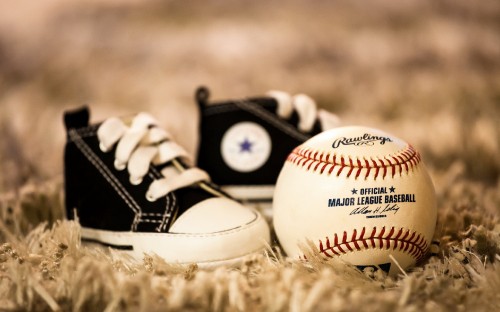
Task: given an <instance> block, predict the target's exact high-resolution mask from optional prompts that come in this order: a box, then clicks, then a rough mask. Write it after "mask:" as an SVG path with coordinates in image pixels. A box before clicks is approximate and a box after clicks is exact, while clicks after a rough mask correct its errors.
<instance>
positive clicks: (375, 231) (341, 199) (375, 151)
mask: <svg viewBox="0 0 500 312" xmlns="http://www.w3.org/2000/svg"><path fill="white" fill-rule="evenodd" d="M273 210H274V212H273V213H274V227H275V230H276V234H277V236H278V239H279V241H280V243H281V246H282V247H283V249H284V250H285V252H286V253H287V254H288V255H289V256H291V257H300V256H301V255H303V252H302V251H301V250H300V248H299V244H300V243H302V242H305V241H306V239H310V240H312V241H313V242H314V243H317V247H318V250H319V252H320V253H321V254H322V255H323V256H324V257H327V258H332V257H340V259H342V260H344V261H345V262H347V263H351V264H353V265H356V266H358V267H365V266H378V267H381V268H382V269H384V270H385V271H388V272H389V274H391V275H394V274H397V273H398V272H400V270H399V269H398V267H397V265H396V264H395V263H394V261H393V260H394V259H395V260H396V261H397V263H398V264H399V265H400V266H401V267H402V268H403V269H405V268H407V267H409V266H411V265H413V264H415V263H416V262H417V261H418V260H420V259H421V258H423V257H424V256H425V254H426V253H427V251H428V248H429V246H430V243H431V239H432V236H433V234H434V230H435V225H436V218H437V209H436V195H435V191H434V187H433V184H432V181H431V179H430V177H429V174H428V173H427V170H426V168H425V166H424V164H423V163H422V160H421V158H420V154H419V153H418V152H417V151H416V150H415V149H414V148H413V147H412V146H411V145H409V144H408V143H406V142H404V141H403V140H401V139H398V138H397V137H395V136H393V135H391V134H388V133H385V132H383V131H380V130H377V129H372V128H367V127H359V126H352V127H342V128H336V129H332V130H329V131H326V132H323V133H320V134H318V135H316V136H315V137H313V138H311V139H309V140H308V141H306V142H305V143H303V144H302V145H300V146H299V147H297V148H296V149H295V150H294V151H293V152H292V153H291V154H290V155H289V156H288V158H287V160H286V162H285V165H284V167H283V169H282V170H281V173H280V175H279V178H278V181H277V183H276V189H275V193H274V200H273ZM391 256H392V257H391Z"/></svg>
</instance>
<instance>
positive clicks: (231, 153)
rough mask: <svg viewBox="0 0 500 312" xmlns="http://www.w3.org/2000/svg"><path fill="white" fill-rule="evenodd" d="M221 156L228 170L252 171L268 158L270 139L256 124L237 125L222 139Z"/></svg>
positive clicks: (242, 123)
mask: <svg viewBox="0 0 500 312" xmlns="http://www.w3.org/2000/svg"><path fill="white" fill-rule="evenodd" d="M221 154H222V159H224V162H225V163H226V164H227V165H228V166H229V168H231V169H233V170H235V171H240V172H250V171H254V170H257V169H259V168H260V167H262V165H264V163H265V162H266V161H267V159H268V158H269V155H270V154H271V138H270V137H269V134H268V133H267V131H266V130H265V129H264V128H263V127H262V126H260V125H258V124H256V123H253V122H241V123H237V124H235V125H234V126H232V127H231V128H229V129H228V130H227V131H226V133H225V134H224V136H223V137H222V143H221Z"/></svg>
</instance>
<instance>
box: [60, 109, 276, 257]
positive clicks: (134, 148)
mask: <svg viewBox="0 0 500 312" xmlns="http://www.w3.org/2000/svg"><path fill="white" fill-rule="evenodd" d="M64 121H65V125H66V129H67V144H66V147H65V157H64V158H65V159H64V161H65V188H66V209H67V214H68V218H70V219H73V218H78V220H79V222H80V224H81V226H82V239H83V240H86V241H92V242H97V243H100V244H103V245H106V246H110V247H114V248H119V249H124V250H128V251H130V252H131V253H132V254H133V255H135V256H136V257H137V258H141V257H143V253H150V254H151V253H155V254H157V255H159V256H161V257H163V258H164V259H165V260H166V261H169V262H175V263H181V264H182V263H198V264H200V265H206V266H210V265H218V264H226V263H231V262H235V261H238V260H239V259H241V258H242V257H244V256H246V255H248V254H251V253H253V252H256V251H259V250H261V249H263V248H264V247H265V246H266V244H267V243H268V242H269V228H268V226H267V223H266V222H265V220H264V219H263V218H262V216H261V215H260V214H259V213H258V212H256V211H255V210H253V209H251V208H247V207H244V206H242V205H240V204H239V203H238V202H236V201H234V200H232V199H230V198H229V197H228V196H227V195H225V194H224V193H223V192H222V191H220V189H219V188H218V187H217V186H215V185H214V184H212V183H211V182H209V176H208V175H207V174H206V173H205V172H204V171H203V170H201V169H198V168H196V167H191V166H190V165H189V159H188V156H187V153H186V152H185V151H184V150H183V149H182V148H181V147H180V146H179V145H177V144H176V143H174V142H173V141H172V140H171V138H170V136H169V134H168V133H167V132H166V131H164V130H162V129H160V128H159V127H158V126H157V122H156V121H155V120H154V119H153V118H152V117H151V116H150V115H148V114H144V113H141V114H138V115H136V116H133V117H131V118H128V119H119V118H110V119H107V120H106V121H104V122H103V123H99V124H93V125H89V110H88V109H87V108H82V109H80V110H77V111H72V112H66V113H65V116H64Z"/></svg>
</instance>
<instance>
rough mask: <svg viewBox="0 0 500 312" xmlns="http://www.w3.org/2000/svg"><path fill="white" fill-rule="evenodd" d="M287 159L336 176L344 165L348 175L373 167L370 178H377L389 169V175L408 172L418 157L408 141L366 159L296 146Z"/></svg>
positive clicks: (357, 173) (359, 174) (367, 171)
mask: <svg viewBox="0 0 500 312" xmlns="http://www.w3.org/2000/svg"><path fill="white" fill-rule="evenodd" d="M287 161H288V162H291V163H293V164H295V165H297V166H299V167H302V168H304V169H306V170H308V171H313V172H318V171H319V173H320V174H323V173H327V174H328V175H330V174H332V173H334V171H335V170H336V172H335V175H336V176H340V175H341V174H342V172H345V171H344V169H346V168H347V169H346V171H347V173H346V177H347V178H349V177H351V175H354V179H358V177H360V176H361V172H362V170H366V173H365V174H364V175H363V176H364V178H365V179H368V177H369V176H370V173H371V172H373V171H372V169H373V170H374V171H375V173H374V176H373V179H377V178H378V177H379V176H381V177H382V179H385V177H386V176H387V175H388V173H389V172H388V171H389V169H390V171H391V173H390V174H391V175H392V177H395V176H396V175H397V174H399V175H400V176H401V175H403V173H409V172H410V171H412V170H413V169H414V168H415V167H416V166H417V165H418V164H419V163H420V161H421V157H420V154H419V153H418V152H417V151H416V150H415V149H414V148H413V146H411V145H407V146H406V147H405V148H404V149H403V150H401V151H399V152H397V153H396V154H394V155H388V156H384V157H381V158H369V159H367V158H364V157H363V158H361V159H360V158H357V157H356V158H351V157H349V156H347V157H346V156H343V155H336V154H330V153H329V152H328V153H327V152H320V151H314V150H312V149H310V148H308V147H301V146H299V147H297V148H295V150H293V151H292V153H290V155H288V157H287ZM321 165H323V166H321ZM328 166H330V168H329V169H327V167H328Z"/></svg>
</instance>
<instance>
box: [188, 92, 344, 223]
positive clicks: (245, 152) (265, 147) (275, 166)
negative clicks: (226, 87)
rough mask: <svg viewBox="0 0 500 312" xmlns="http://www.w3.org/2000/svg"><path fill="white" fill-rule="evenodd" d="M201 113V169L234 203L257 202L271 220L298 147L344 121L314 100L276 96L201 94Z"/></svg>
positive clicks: (279, 94)
mask: <svg viewBox="0 0 500 312" xmlns="http://www.w3.org/2000/svg"><path fill="white" fill-rule="evenodd" d="M196 101H197V102H198V106H199V108H200V128H199V132H200V141H199V147H198V153H197V165H198V167H200V168H202V169H204V170H206V171H207V172H208V173H209V174H210V176H211V177H212V180H213V181H214V183H217V184H219V185H220V186H221V187H222V189H223V190H224V191H226V192H227V193H229V194H230V195H232V196H233V197H234V198H236V199H239V200H242V201H244V202H245V203H252V204H255V206H257V207H259V208H261V211H263V212H265V213H266V214H267V215H268V216H270V214H271V209H270V207H271V202H272V197H273V193H274V185H275V183H276V180H277V178H278V175H279V172H280V170H281V168H282V166H283V164H284V162H285V160H286V157H287V156H288V154H290V152H292V150H293V149H294V148H295V147H297V146H298V145H300V144H302V143H303V142H304V141H306V140H307V139H309V138H310V137H312V136H314V135H316V134H318V133H319V132H322V131H324V130H327V129H331V128H334V127H337V126H339V124H340V121H339V118H338V117H337V116H336V115H334V114H331V113H329V112H327V111H325V110H322V109H318V108H317V106H316V103H315V102H314V100H313V99H311V98H310V97H309V96H307V95H304V94H298V95H294V96H291V95H289V94H288V93H285V92H281V91H270V92H268V93H267V95H266V96H262V97H254V98H246V99H241V100H231V101H220V102H215V103H209V102H208V101H209V91H208V89H206V88H205V87H200V88H198V90H197V91H196Z"/></svg>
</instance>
